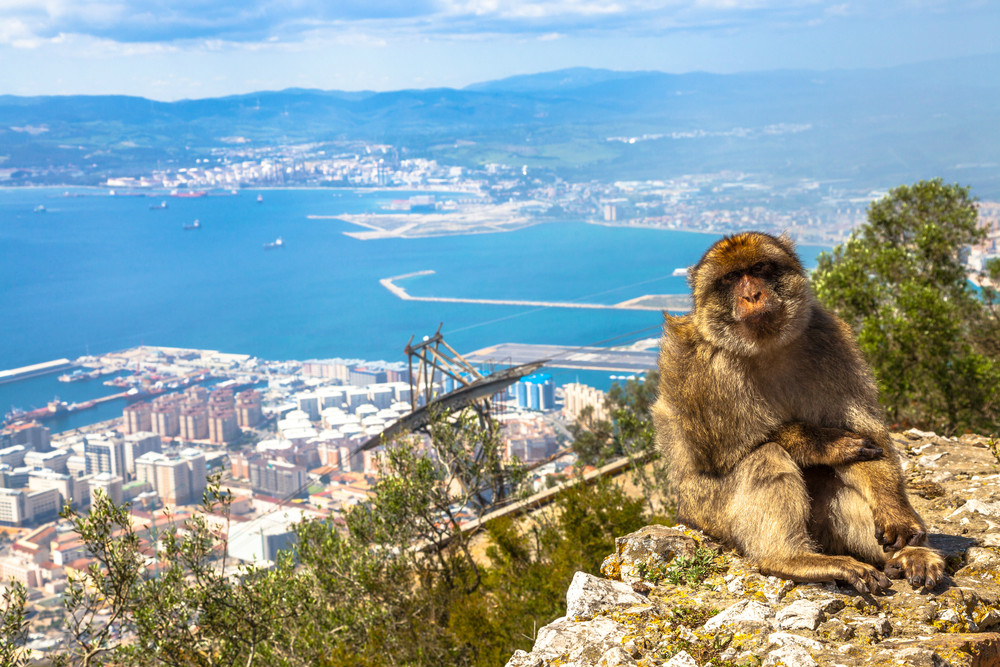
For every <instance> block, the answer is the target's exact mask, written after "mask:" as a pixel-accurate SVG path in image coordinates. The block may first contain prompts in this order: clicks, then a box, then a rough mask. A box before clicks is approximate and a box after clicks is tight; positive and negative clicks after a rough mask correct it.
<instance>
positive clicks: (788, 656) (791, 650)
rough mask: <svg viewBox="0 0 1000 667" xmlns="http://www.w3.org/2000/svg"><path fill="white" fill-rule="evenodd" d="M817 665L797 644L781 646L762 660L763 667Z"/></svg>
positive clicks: (807, 666)
mask: <svg viewBox="0 0 1000 667" xmlns="http://www.w3.org/2000/svg"><path fill="white" fill-rule="evenodd" d="M818 664H819V663H818V662H816V661H815V660H813V657H812V656H811V655H809V651H807V650H806V649H805V648H803V647H802V646H799V645H797V644H788V645H787V646H782V647H781V648H779V649H777V650H774V651H771V652H770V653H768V654H767V657H766V658H764V667H775V666H776V665H783V666H784V667H816V665H818Z"/></svg>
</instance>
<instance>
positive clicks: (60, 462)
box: [24, 449, 70, 472]
mask: <svg viewBox="0 0 1000 667" xmlns="http://www.w3.org/2000/svg"><path fill="white" fill-rule="evenodd" d="M69 457H70V452H69V450H68V449H51V450H49V451H47V452H28V453H27V454H25V455H24V465H26V466H32V467H35V468H48V469H49V470H53V471H55V472H66V462H67V461H68V460H69Z"/></svg>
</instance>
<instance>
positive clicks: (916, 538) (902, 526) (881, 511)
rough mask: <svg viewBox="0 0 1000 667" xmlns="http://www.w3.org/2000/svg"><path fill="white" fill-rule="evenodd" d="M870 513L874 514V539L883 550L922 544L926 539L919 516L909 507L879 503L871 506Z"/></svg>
mask: <svg viewBox="0 0 1000 667" xmlns="http://www.w3.org/2000/svg"><path fill="white" fill-rule="evenodd" d="M872 513H873V514H874V515H875V539H876V540H878V543H879V544H881V545H882V550H883V551H899V550H900V549H903V548H904V547H907V546H910V547H917V546H922V545H923V544H924V541H925V540H926V539H927V532H926V531H925V530H924V526H923V524H922V523H921V522H920V518H919V517H918V516H917V515H916V514H914V513H913V510H911V509H909V508H903V507H893V506H892V505H891V504H888V503H879V504H878V505H877V506H875V507H873V508H872Z"/></svg>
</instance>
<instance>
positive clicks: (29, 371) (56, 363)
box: [0, 359, 77, 384]
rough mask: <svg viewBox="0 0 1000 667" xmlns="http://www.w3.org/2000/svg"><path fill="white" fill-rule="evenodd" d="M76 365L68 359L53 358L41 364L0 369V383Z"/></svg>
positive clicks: (56, 371)
mask: <svg viewBox="0 0 1000 667" xmlns="http://www.w3.org/2000/svg"><path fill="white" fill-rule="evenodd" d="M76 366H77V364H75V363H73V362H72V361H70V360H69V359H55V360H53V361H46V362H44V363H41V364H32V365H31V366H21V367H20V368H12V369H10V370H9V371H0V384H6V383H8V382H17V381H18V380H26V379H27V378H32V377H36V376H39V375H48V374H50V373H60V372H62V371H65V370H67V369H69V368H76Z"/></svg>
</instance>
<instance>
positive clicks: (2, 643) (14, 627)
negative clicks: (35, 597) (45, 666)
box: [0, 580, 31, 667]
mask: <svg viewBox="0 0 1000 667" xmlns="http://www.w3.org/2000/svg"><path fill="white" fill-rule="evenodd" d="M0 599H2V603H0V667H20V666H21V665H24V664H26V663H27V662H28V658H29V657H31V656H30V654H31V651H29V650H28V649H26V648H24V644H25V643H26V642H27V639H28V618H27V614H26V613H25V611H24V605H25V603H26V602H27V600H28V595H27V591H26V590H25V588H24V585H23V584H22V583H21V582H19V581H14V580H11V581H9V582H7V584H6V586H5V588H4V591H3V596H2V598H0Z"/></svg>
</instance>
